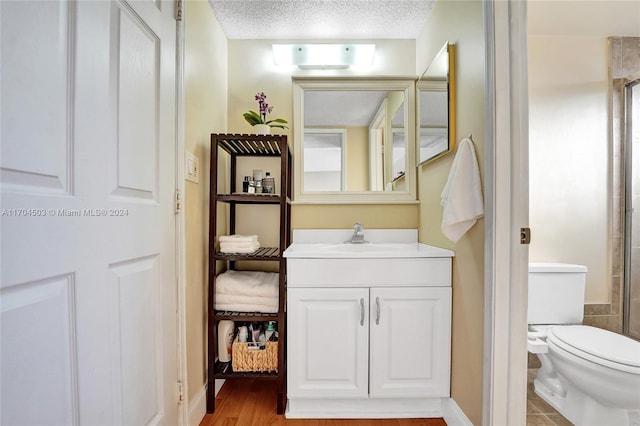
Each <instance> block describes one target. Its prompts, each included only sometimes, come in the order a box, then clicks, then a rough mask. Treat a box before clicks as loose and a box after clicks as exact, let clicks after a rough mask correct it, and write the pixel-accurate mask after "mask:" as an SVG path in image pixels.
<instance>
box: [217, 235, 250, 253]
mask: <svg viewBox="0 0 640 426" xmlns="http://www.w3.org/2000/svg"><path fill="white" fill-rule="evenodd" d="M218 240H219V241H220V251H221V252H222V253H253V252H254V251H256V250H258V249H259V248H260V243H259V242H258V236H257V235H238V234H234V235H221V236H220V237H218Z"/></svg>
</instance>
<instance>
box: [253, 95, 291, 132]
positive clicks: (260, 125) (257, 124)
mask: <svg viewBox="0 0 640 426" xmlns="http://www.w3.org/2000/svg"><path fill="white" fill-rule="evenodd" d="M255 100H256V101H258V106H259V111H260V113H257V112H255V111H253V110H249V111H248V112H245V113H244V114H242V116H243V117H244V119H245V120H247V122H248V123H249V124H251V125H252V126H253V128H254V131H255V132H256V133H257V134H259V135H268V134H269V133H271V128H272V127H278V128H281V129H288V127H287V126H285V124H287V120H285V119H282V118H274V119H273V120H269V121H267V114H270V113H271V111H273V107H272V106H269V104H268V103H267V102H266V100H267V95H265V94H264V92H258V93H256V96H255Z"/></svg>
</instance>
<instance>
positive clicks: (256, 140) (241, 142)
mask: <svg viewBox="0 0 640 426" xmlns="http://www.w3.org/2000/svg"><path fill="white" fill-rule="evenodd" d="M215 138H216V141H217V142H218V146H219V147H220V148H222V149H224V150H225V151H227V152H228V153H229V154H231V155H238V156H258V157H259V156H267V157H279V156H280V155H281V154H282V151H281V150H280V141H281V140H282V135H240V134H225V135H221V134H216V135H215Z"/></svg>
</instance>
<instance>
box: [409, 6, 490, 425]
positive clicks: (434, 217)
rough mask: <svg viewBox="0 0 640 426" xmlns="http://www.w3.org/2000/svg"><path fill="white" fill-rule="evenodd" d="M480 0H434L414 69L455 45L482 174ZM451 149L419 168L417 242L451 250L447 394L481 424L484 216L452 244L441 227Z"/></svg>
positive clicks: (460, 101)
mask: <svg viewBox="0 0 640 426" xmlns="http://www.w3.org/2000/svg"><path fill="white" fill-rule="evenodd" d="M483 38H484V37H483V23H482V2H481V1H479V0H476V1H457V0H438V1H436V3H435V4H434V7H433V10H432V13H431V16H430V17H429V21H428V22H427V25H426V28H425V30H424V31H423V32H422V34H421V35H420V37H419V39H418V40H417V43H416V49H417V50H416V51H417V57H416V66H417V68H416V73H417V74H421V73H422V72H423V71H424V69H425V68H426V67H427V65H428V64H429V63H430V62H431V60H432V59H433V58H434V57H435V56H436V54H437V53H438V51H439V50H440V49H441V48H442V46H443V45H444V43H445V42H446V41H449V42H450V43H455V45H456V50H457V52H456V64H457V65H456V68H457V73H456V80H457V94H458V95H457V99H456V108H457V127H456V134H457V135H458V140H460V139H461V137H464V136H468V135H469V134H472V135H473V141H474V142H475V145H476V154H477V157H478V162H479V166H480V171H481V178H483V172H482V171H483V169H484V163H485V161H484V139H483V132H484V62H485V58H484V44H483ZM453 157H454V154H449V155H447V156H445V157H443V158H441V159H439V160H436V161H435V162H433V163H429V164H426V165H423V166H421V167H419V168H418V195H419V198H420V227H419V231H420V241H421V242H424V243H427V244H432V245H435V246H440V247H445V248H449V249H452V250H454V251H455V258H454V260H453V323H452V368H451V396H452V397H453V399H454V400H455V401H456V402H457V403H458V405H459V406H460V408H462V410H463V411H464V413H465V414H466V415H467V417H468V418H469V419H470V420H471V422H472V423H473V424H476V425H479V424H481V423H482V366H483V365H482V361H483V347H482V339H483V320H484V310H483V300H484V220H480V221H478V222H477V223H476V224H475V226H474V227H473V228H471V230H470V231H469V232H468V233H467V234H465V235H464V236H463V237H462V238H461V239H460V241H458V243H457V244H453V243H452V242H450V241H449V240H448V239H447V238H446V237H445V236H444V235H443V234H442V232H441V231H440V224H441V222H442V207H441V206H440V194H441V192H442V188H443V187H444V184H445V182H446V180H447V177H448V174H449V168H450V167H451V163H452V161H453Z"/></svg>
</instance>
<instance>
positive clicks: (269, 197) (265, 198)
mask: <svg viewBox="0 0 640 426" xmlns="http://www.w3.org/2000/svg"><path fill="white" fill-rule="evenodd" d="M216 200H217V201H223V202H227V203H237V204H280V203H281V202H282V200H283V198H282V197H281V196H280V195H277V194H244V193H242V194H218V195H217V196H216ZM285 201H287V202H288V201H289V199H288V198H286V199H285Z"/></svg>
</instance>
